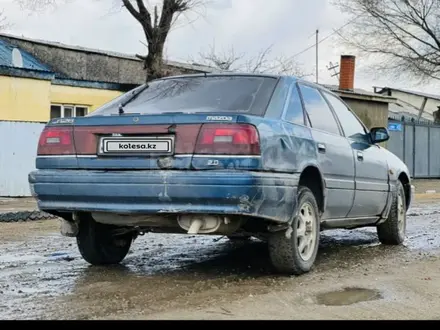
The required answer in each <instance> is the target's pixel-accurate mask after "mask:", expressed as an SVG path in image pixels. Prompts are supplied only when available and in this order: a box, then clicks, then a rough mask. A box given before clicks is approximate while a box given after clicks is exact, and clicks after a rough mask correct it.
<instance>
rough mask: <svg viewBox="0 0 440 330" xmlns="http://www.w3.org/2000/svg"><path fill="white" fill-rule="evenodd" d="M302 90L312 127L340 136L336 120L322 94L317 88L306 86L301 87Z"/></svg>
mask: <svg viewBox="0 0 440 330" xmlns="http://www.w3.org/2000/svg"><path fill="white" fill-rule="evenodd" d="M300 89H301V94H302V97H303V100H304V105H305V108H306V109H305V110H306V111H307V114H308V115H309V118H310V123H311V124H312V127H313V128H316V129H319V130H322V131H325V132H328V133H333V134H337V135H340V134H341V133H340V131H339V127H338V124H337V122H336V119H335V117H334V116H333V113H332V111H331V110H330V107H329V106H328V104H327V102H326V101H325V99H324V98H323V97H322V95H321V93H320V92H319V91H318V90H317V89H315V88H312V87H309V86H304V85H300Z"/></svg>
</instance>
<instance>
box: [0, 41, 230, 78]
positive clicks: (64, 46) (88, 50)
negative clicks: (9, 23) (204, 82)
mask: <svg viewBox="0 0 440 330" xmlns="http://www.w3.org/2000/svg"><path fill="white" fill-rule="evenodd" d="M1 37H6V38H10V39H16V40H23V41H27V42H31V43H34V44H41V45H46V46H51V47H56V48H62V49H68V50H74V51H78V52H83V53H92V54H99V55H105V56H109V57H115V58H120V59H126V60H132V61H138V62H140V61H142V60H141V59H140V58H138V57H137V56H136V55H134V54H133V55H132V54H125V53H119V52H113V51H107V50H102V49H96V48H88V47H82V46H73V45H67V44H63V43H60V42H55V41H47V40H40V39H31V38H26V37H23V36H21V37H19V36H15V35H11V34H7V33H0V38H1ZM165 64H166V65H168V66H172V67H176V68H182V69H187V70H192V71H199V72H202V73H203V72H207V73H209V72H212V73H214V72H219V71H221V70H219V69H217V68H214V67H210V66H206V65H201V64H197V63H192V64H190V63H183V62H177V61H171V60H165Z"/></svg>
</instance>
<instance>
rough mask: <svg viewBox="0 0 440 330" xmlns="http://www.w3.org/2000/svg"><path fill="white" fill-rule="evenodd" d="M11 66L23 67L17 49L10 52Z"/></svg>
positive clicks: (21, 58)
mask: <svg viewBox="0 0 440 330" xmlns="http://www.w3.org/2000/svg"><path fill="white" fill-rule="evenodd" d="M12 65H13V66H15V67H16V68H22V67H23V57H22V56H21V53H20V50H19V49H18V48H14V49H13V50H12Z"/></svg>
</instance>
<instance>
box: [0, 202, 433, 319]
mask: <svg viewBox="0 0 440 330" xmlns="http://www.w3.org/2000/svg"><path fill="white" fill-rule="evenodd" d="M409 214H410V216H409V218H408V238H407V241H406V243H405V245H404V246H400V247H387V246H382V245H380V244H379V243H378V240H377V236H376V233H375V230H373V229H362V230H354V231H328V232H324V233H322V236H321V240H322V243H321V246H320V251H319V255H318V260H317V261H316V266H315V268H314V270H313V271H312V272H311V273H309V274H307V275H303V276H300V277H286V276H278V275H275V274H274V271H273V269H272V267H271V265H270V263H269V258H268V253H267V249H266V245H265V244H264V243H261V242H260V241H257V240H255V241H251V242H249V243H232V242H230V241H228V240H227V239H226V238H220V237H211V236H210V237H201V236H199V237H195V236H185V235H157V234H147V235H145V236H142V237H140V238H138V239H137V240H136V242H135V243H134V245H133V248H132V251H131V253H130V254H129V255H128V256H127V258H126V259H125V260H124V262H123V263H122V265H120V266H116V267H110V268H101V267H92V266H89V265H88V264H87V263H86V262H85V261H83V260H82V259H81V257H80V256H79V253H78V251H77V248H76V243H75V240H74V239H72V238H65V237H62V236H61V235H60V234H59V232H58V222H57V221H56V220H46V221H39V222H31V223H4V224H0V251H1V253H0V319H440V308H439V307H440V298H439V294H440V201H437V202H435V201H424V202H420V201H419V202H417V203H416V204H415V205H414V206H413V208H412V210H411V211H410V212H409ZM219 238H220V240H219Z"/></svg>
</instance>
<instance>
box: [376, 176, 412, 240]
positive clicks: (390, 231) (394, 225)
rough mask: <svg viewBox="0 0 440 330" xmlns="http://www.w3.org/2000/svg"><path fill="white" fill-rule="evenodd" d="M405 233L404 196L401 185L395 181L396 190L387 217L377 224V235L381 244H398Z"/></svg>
mask: <svg viewBox="0 0 440 330" xmlns="http://www.w3.org/2000/svg"><path fill="white" fill-rule="evenodd" d="M405 234H406V196H405V190H404V188H403V185H402V183H401V182H400V181H397V186H396V191H395V192H394V193H393V201H392V205H391V210H390V214H389V215H388V219H387V220H386V221H385V222H384V223H382V224H380V225H378V226H377V235H378V236H379V241H380V242H381V243H382V244H387V245H400V244H402V243H403V241H404V240H405Z"/></svg>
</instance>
